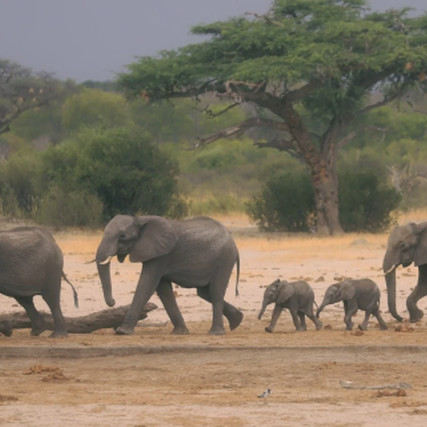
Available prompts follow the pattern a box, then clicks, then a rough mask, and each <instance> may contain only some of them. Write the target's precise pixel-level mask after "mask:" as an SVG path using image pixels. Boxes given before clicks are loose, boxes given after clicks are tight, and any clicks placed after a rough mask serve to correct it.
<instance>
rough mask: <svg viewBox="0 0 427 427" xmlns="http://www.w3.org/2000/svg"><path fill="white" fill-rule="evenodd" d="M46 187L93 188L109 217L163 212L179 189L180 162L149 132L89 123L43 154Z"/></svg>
mask: <svg viewBox="0 0 427 427" xmlns="http://www.w3.org/2000/svg"><path fill="white" fill-rule="evenodd" d="M43 169H44V180H47V182H46V183H45V187H51V186H52V185H53V186H56V187H58V188H60V189H62V190H63V191H67V192H70V191H78V192H82V191H83V192H84V194H86V193H90V194H92V195H94V196H96V198H97V199H98V200H100V201H101V202H102V204H103V207H104V208H103V217H104V219H105V220H107V219H109V218H111V217H112V216H114V215H117V214H137V213H150V214H157V215H164V214H165V213H166V212H167V211H168V209H169V208H170V204H171V202H172V199H173V196H174V195H175V193H176V192H177V182H176V174H177V166H176V164H175V163H174V162H173V161H172V160H170V159H169V158H168V156H167V155H166V154H165V153H162V152H161V151H160V150H159V149H158V148H157V147H156V146H154V145H152V144H151V142H150V139H149V137H148V136H147V135H141V133H138V132H133V131H132V130H128V129H123V128H116V129H109V130H101V129H97V128H88V129H84V130H82V131H81V132H79V133H78V134H77V135H76V136H75V137H74V138H73V139H71V140H69V141H67V142H65V143H63V144H61V145H59V146H58V147H55V148H53V149H51V150H48V151H46V152H44V153H43Z"/></svg>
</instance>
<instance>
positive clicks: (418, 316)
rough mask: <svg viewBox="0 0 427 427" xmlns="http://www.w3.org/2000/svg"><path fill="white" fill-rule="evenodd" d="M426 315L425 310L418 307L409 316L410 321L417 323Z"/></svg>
mask: <svg viewBox="0 0 427 427" xmlns="http://www.w3.org/2000/svg"><path fill="white" fill-rule="evenodd" d="M423 317H424V312H423V311H421V310H419V309H417V310H416V311H415V313H411V314H410V316H409V321H410V322H411V323H416V322H418V321H419V320H421V319H422V318H423Z"/></svg>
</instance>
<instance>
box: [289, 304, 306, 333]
mask: <svg viewBox="0 0 427 427" xmlns="http://www.w3.org/2000/svg"><path fill="white" fill-rule="evenodd" d="M289 311H290V312H291V316H292V320H293V322H294V325H295V329H296V330H297V331H303V330H304V329H303V328H302V326H301V323H300V319H299V317H298V311H297V310H296V309H294V308H289Z"/></svg>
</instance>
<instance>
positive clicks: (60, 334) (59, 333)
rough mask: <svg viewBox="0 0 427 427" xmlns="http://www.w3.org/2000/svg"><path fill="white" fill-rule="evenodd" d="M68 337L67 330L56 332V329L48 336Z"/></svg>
mask: <svg viewBox="0 0 427 427" xmlns="http://www.w3.org/2000/svg"><path fill="white" fill-rule="evenodd" d="M67 337H68V333H67V331H65V332H63V331H61V332H58V331H53V332H52V333H51V334H50V335H49V338H67Z"/></svg>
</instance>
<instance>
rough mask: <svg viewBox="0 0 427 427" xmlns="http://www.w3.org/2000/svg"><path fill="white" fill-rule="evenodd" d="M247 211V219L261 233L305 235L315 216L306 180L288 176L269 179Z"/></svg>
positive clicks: (308, 183) (310, 192)
mask: <svg viewBox="0 0 427 427" xmlns="http://www.w3.org/2000/svg"><path fill="white" fill-rule="evenodd" d="M246 207H247V209H246V212H247V213H248V215H249V217H250V218H251V219H252V220H253V221H255V223H256V224H257V225H258V226H259V227H260V229H262V230H266V231H308V230H309V228H310V225H311V224H310V219H311V218H312V217H313V213H314V196H313V189H312V186H311V183H310V179H309V176H308V175H307V174H304V173H289V172H284V173H278V174H275V175H271V176H270V177H268V178H267V180H266V182H265V185H264V187H263V189H262V190H261V192H260V193H259V194H257V195H256V196H254V197H253V198H252V199H251V200H250V201H249V202H248V203H247V204H246Z"/></svg>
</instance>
